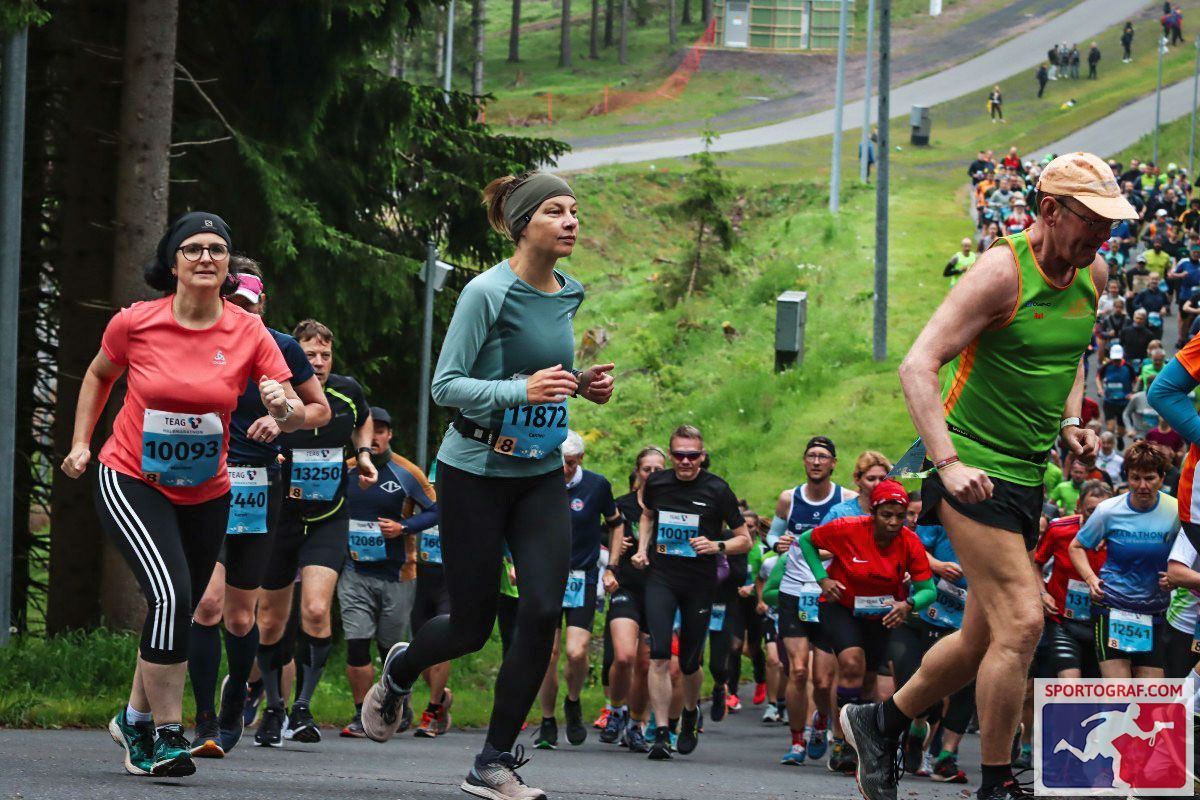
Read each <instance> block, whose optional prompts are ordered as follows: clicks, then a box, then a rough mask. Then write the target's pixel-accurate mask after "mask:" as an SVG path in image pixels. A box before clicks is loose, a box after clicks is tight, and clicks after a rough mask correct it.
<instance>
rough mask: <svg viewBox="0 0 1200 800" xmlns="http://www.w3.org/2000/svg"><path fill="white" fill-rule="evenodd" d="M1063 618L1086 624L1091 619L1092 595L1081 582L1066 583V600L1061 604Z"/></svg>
mask: <svg viewBox="0 0 1200 800" xmlns="http://www.w3.org/2000/svg"><path fill="white" fill-rule="evenodd" d="M1063 605H1064V606H1065V607H1064V608H1063V616H1064V617H1066V618H1067V619H1073V620H1075V621H1076V622H1087V621H1088V620H1089V619H1091V618H1092V593H1091V592H1090V591H1088V585H1087V584H1086V583H1084V582H1083V581H1076V580H1071V581H1067V598H1066V602H1065V603H1064V604H1063Z"/></svg>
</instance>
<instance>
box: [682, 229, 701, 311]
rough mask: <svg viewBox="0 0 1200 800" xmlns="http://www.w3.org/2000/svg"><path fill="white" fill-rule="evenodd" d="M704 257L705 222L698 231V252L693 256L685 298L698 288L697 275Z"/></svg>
mask: <svg viewBox="0 0 1200 800" xmlns="http://www.w3.org/2000/svg"><path fill="white" fill-rule="evenodd" d="M703 257H704V222H703V221H701V222H700V223H699V230H697V231H696V254H695V255H694V256H693V257H692V274H691V276H690V277H689V278H688V286H687V294H685V295H684V298H685V299H686V298H689V297H691V296H692V292H693V291H695V289H696V275H697V274H698V273H699V272H700V261H701V259H702V258H703Z"/></svg>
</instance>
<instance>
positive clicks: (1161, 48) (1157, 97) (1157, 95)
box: [1154, 36, 1167, 167]
mask: <svg viewBox="0 0 1200 800" xmlns="http://www.w3.org/2000/svg"><path fill="white" fill-rule="evenodd" d="M1166 49H1167V37H1165V36H1164V37H1163V38H1162V39H1161V40H1160V41H1159V43H1158V88H1157V89H1156V90H1155V91H1154V166H1156V167H1157V166H1158V126H1159V124H1160V122H1161V121H1162V64H1163V53H1164V52H1166Z"/></svg>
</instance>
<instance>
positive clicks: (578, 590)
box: [562, 569, 587, 608]
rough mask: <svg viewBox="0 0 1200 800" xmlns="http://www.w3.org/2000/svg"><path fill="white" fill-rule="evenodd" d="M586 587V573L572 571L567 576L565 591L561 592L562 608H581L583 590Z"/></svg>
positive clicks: (579, 570)
mask: <svg viewBox="0 0 1200 800" xmlns="http://www.w3.org/2000/svg"><path fill="white" fill-rule="evenodd" d="M586 587H587V572H586V571H584V570H582V569H573V570H571V572H570V574H568V575H567V589H566V591H565V592H563V603H562V604H563V608H583V603H584V600H585V599H586V598H585V597H584V591H583V590H584V589H585V588H586Z"/></svg>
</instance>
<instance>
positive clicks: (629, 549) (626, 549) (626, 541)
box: [621, 536, 637, 556]
mask: <svg viewBox="0 0 1200 800" xmlns="http://www.w3.org/2000/svg"><path fill="white" fill-rule="evenodd" d="M636 552H637V539H634V538H633V537H632V536H622V537H621V555H622V556H624V555H625V554H626V553H636Z"/></svg>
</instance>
